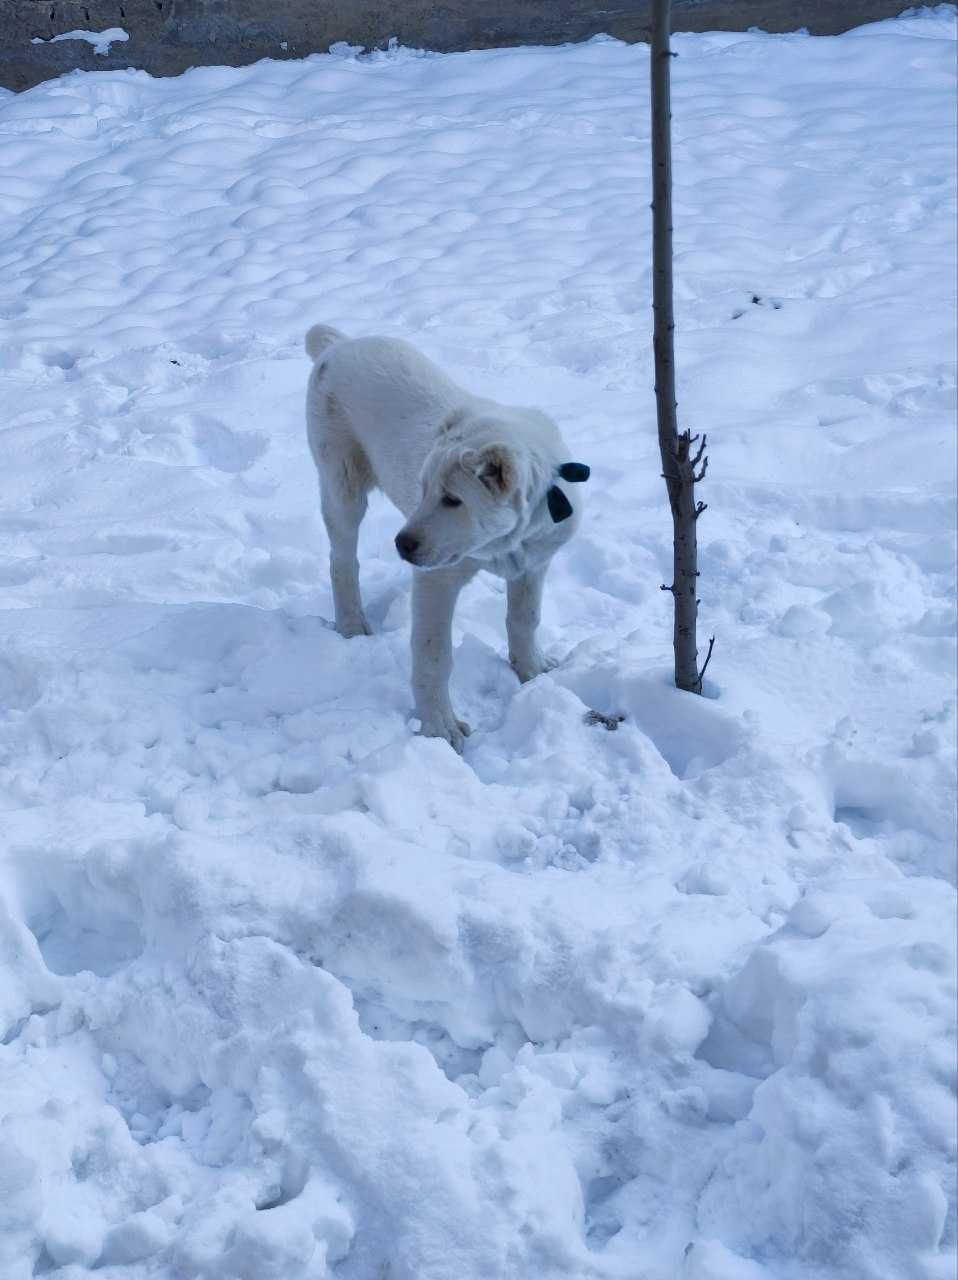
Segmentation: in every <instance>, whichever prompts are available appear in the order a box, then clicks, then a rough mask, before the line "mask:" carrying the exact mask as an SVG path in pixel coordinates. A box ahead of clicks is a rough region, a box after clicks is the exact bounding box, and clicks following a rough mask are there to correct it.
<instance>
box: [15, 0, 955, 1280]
mask: <svg viewBox="0 0 958 1280" xmlns="http://www.w3.org/2000/svg"><path fill="white" fill-rule="evenodd" d="M955 25H956V23H955V10H954V9H953V8H952V7H941V8H938V9H933V10H922V11H917V12H915V13H912V14H909V15H905V16H904V17H902V18H901V19H899V20H897V21H893V22H886V23H882V24H878V25H876V26H874V27H870V28H864V29H861V30H857V31H853V32H850V33H848V34H847V35H844V36H841V37H838V38H833V39H817V38H809V37H807V36H804V35H793V36H768V35H761V34H757V33H749V34H744V35H743V34H708V35H697V36H680V37H678V38H677V39H676V41H675V46H676V50H677V52H678V53H679V55H680V56H679V57H678V59H677V60H676V62H675V64H674V68H673V75H674V83H673V93H674V103H673V111H674V132H675V177H676V190H675V223H676V290H677V299H676V301H677V312H678V332H677V336H678V367H679V400H680V404H679V408H680V414H681V417H682V421H683V423H685V424H688V425H690V426H692V427H693V428H694V429H696V430H700V429H705V430H707V431H708V433H709V439H710V453H711V466H710V470H709V477H708V482H707V486H706V491H705V493H704V494H703V496H704V498H705V499H706V500H707V501H708V502H709V504H710V505H709V509H708V511H707V513H706V514H705V516H704V517H703V520H702V522H701V524H700V526H699V529H700V538H701V564H700V568H701V570H702V580H701V595H702V609H701V620H702V623H701V625H702V629H703V630H702V634H703V635H704V636H705V637H706V638H707V636H708V635H710V634H711V633H712V632H713V631H714V633H715V635H716V637H717V641H716V648H715V655H714V657H713V661H712V665H711V667H710V669H709V675H708V678H707V690H706V692H707V694H708V696H707V697H705V698H701V699H697V698H694V697H691V696H688V695H684V694H680V693H678V692H677V691H676V690H675V689H674V688H672V687H671V685H670V682H669V678H668V669H669V659H670V629H671V615H670V610H669V607H668V605H669V601H668V599H667V597H666V596H665V595H664V594H663V593H662V592H660V590H659V585H660V583H662V582H665V581H666V580H667V578H668V573H669V558H670V523H669V520H668V513H667V508H666V505H665V495H664V489H663V485H662V481H661V479H660V476H659V464H658V459H657V446H656V437H655V427H654V406H653V400H652V394H651V382H652V375H651V357H650V342H649V331H650V311H649V292H650V276H649V259H650V243H649V239H650V219H649V216H648V213H647V206H648V201H649V156H648V148H649V142H648V108H647V92H648V75H647V50H646V49H645V48H644V47H629V46H626V45H623V44H620V43H617V42H615V41H612V40H608V39H597V40H594V41H592V42H590V43H588V44H584V45H578V46H568V47H563V48H557V49H536V48H523V49H505V50H492V51H485V52H476V53H467V54H457V55H449V56H433V55H423V54H419V53H416V52H413V51H408V50H402V49H391V50H388V51H386V52H381V53H376V54H373V55H370V56H359V55H358V53H357V51H356V50H353V49H349V48H348V47H339V48H337V49H336V50H334V51H333V53H331V54H330V55H328V56H317V57H312V58H309V59H307V60H305V61H300V62H296V61H284V62H262V63H259V64H257V65H256V66H252V67H246V68H240V69H232V68H203V69H196V70H193V71H191V72H189V73H187V74H186V75H184V76H182V77H179V78H177V79H169V80H154V79H151V78H150V77H148V76H147V75H145V74H143V73H140V72H133V71H124V72H100V73H96V74H82V73H77V74H73V75H69V76H66V77H63V78H61V79H59V80H56V81H52V82H49V83H46V84H43V85H40V86H38V87H37V88H35V89H33V90H31V91H30V92H28V93H24V94H21V95H19V96H14V95H12V94H4V95H2V96H0V132H2V135H3V146H2V148H0V164H2V165H3V166H4V172H3V179H2V181H0V218H2V236H0V245H2V249H0V315H2V317H3V330H2V333H0V379H2V399H3V404H4V406H5V411H4V421H3V429H2V430H3V444H4V463H5V465H4V467H3V468H2V470H0V527H2V531H3V537H2V542H0V584H2V601H3V609H2V612H0V706H2V714H0V813H2V820H0V831H2V837H3V838H2V860H0V1041H2V1043H0V1275H2V1276H3V1277H4V1280H26V1278H27V1277H31V1276H33V1275H40V1274H54V1275H56V1276H58V1277H63V1280H80V1278H81V1277H85V1276H87V1275H92V1274H94V1273H95V1274H96V1275H97V1276H101V1277H103V1280H121V1278H122V1280H147V1278H149V1280H185V1278H187V1277H195V1278H196V1280H268V1278H269V1277H275V1278H276V1280H320V1278H321V1277H324V1276H328V1277H330V1278H332V1277H336V1280H386V1278H387V1277H388V1280H460V1278H462V1280H528V1278H529V1277H533V1276H534V1277H537V1280H538V1278H541V1280H616V1278H618V1280H637V1277H639V1276H641V1277H642V1278H643V1280H677V1278H678V1280H904V1277H909V1278H914V1280H943V1278H944V1277H946V1276H948V1277H950V1276H952V1275H953V1274H954V1266H955V1241H956V1211H955V1196H954V1185H955V1164H954V1160H955V1110H954V1090H955V1075H956V1069H955V1039H954V1037H955V1026H954V1015H955V954H954V951H955V947H954V941H955V920H954V884H955V863H954V852H955V848H954V842H955V786H954V777H955V761H956V751H955V746H956V743H955V733H956V729H955V725H956V721H955V642H954V641H955V634H954V629H955V599H954V586H955V582H954V572H955V560H954V554H955V548H954V531H955V474H954V462H955V450H954V436H953V432H954V422H955V417H954V414H955V370H954V356H955V332H954V280H955V271H954V267H955V243H954V242H955V218H954V213H955V208H954V205H955V200H954V195H955V183H954V161H955V134H954V113H953V105H954V96H953V95H954V79H955V60H954V52H955V44H954V38H955ZM107 34H111V35H112V34H113V33H107ZM316 321H324V322H327V323H332V324H335V325H337V326H338V327H340V328H342V329H344V330H345V331H347V332H349V333H355V334H361V333H370V332H381V333H389V334H395V335H399V336H403V337H406V338H410V339H412V340H413V341H415V342H416V343H417V344H418V345H420V346H421V347H422V348H423V349H424V350H425V351H426V352H427V353H428V354H429V355H431V356H432V357H433V358H435V359H437V360H438V361H439V362H440V363H442V364H443V365H444V366H445V367H446V368H448V369H449V371H450V372H451V373H452V374H453V375H454V376H455V377H457V378H458V379H460V380H461V381H462V382H464V383H465V384H466V385H468V386H470V387H472V388H474V389H476V390H477V391H481V392H484V393H487V394H490V395H492V396H495V397H497V398H502V399H506V400H513V401H517V402H520V403H523V402H524V403H529V404H535V405H538V406H540V407H542V408H544V409H546V410H547V411H549V412H551V413H552V414H553V415H554V416H555V417H556V418H557V420H558V421H559V422H560V424H561V427H562V430H563V433H564V434H565V436H566V438H567V439H568V440H569V442H570V445H572V446H574V450H575V457H576V458H581V459H582V460H583V461H585V462H588V463H589V464H591V465H592V467H593V478H592V480H591V481H590V483H589V486H588V488H589V490H590V493H589V495H588V496H589V505H588V509H587V513H586V519H585V522H584V525H583V529H582V532H581V534H580V535H578V537H577V539H576V540H575V541H574V542H573V544H571V546H570V547H569V548H568V549H567V550H566V551H564V552H563V554H562V556H560V557H559V558H558V559H557V561H556V562H555V564H554V567H553V570H552V571H551V576H550V583H549V586H548V589H547V595H546V602H545V615H544V624H543V626H544V638H545V641H546V647H547V648H548V649H549V650H551V651H552V652H553V653H555V654H556V656H559V657H561V658H563V662H562V664H561V665H560V667H559V668H558V669H557V670H556V671H555V672H554V673H553V674H551V675H549V676H547V677H543V678H540V679H538V680H536V681H534V682H533V683H531V684H529V685H526V686H524V687H521V688H520V687H519V686H518V684H517V682H516V680H515V677H514V676H513V675H512V673H511V672H510V670H509V668H508V667H507V665H506V663H505V661H504V656H503V655H504V647H505V639H504V630H503V616H502V615H503V613H504V599H503V589H502V584H501V583H499V582H498V581H496V580H493V579H487V578H481V579H478V580H477V581H476V582H475V584H474V585H473V586H471V587H470V588H469V589H468V590H467V592H466V593H465V595H464V597H463V600H462V602H461V605H460V609H459V612H458V615H457V623H456V638H457V654H456V669H455V674H454V695H455V698H456V699H457V707H458V708H459V709H460V714H462V715H464V716H465V718H466V719H468V720H469V721H470V722H471V723H472V724H473V725H474V726H475V727H476V732H475V733H474V735H473V737H472V738H471V739H470V740H469V743H468V745H467V747H466V753H465V757H464V758H463V759H460V758H458V757H457V756H455V755H453V753H452V752H451V751H450V750H449V749H448V747H446V746H445V744H442V743H439V742H436V741H426V740H423V739H421V738H418V737H416V736H414V735H413V734H412V732H411V729H410V723H409V722H410V718H411V715H412V708H411V696H410V692H409V686H408V666H409V659H408V622H409V591H408V576H407V572H406V570H405V569H404V566H403V565H402V564H401V563H400V562H399V560H398V558H397V557H396V556H395V554H394V553H393V552H392V537H393V535H394V533H395V530H396V527H397V524H396V521H397V517H396V514H395V513H394V512H393V511H392V510H391V509H390V508H389V506H388V504H387V503H386V502H385V501H384V500H377V501H375V502H374V503H373V504H372V505H371V510H370V515H369V517H368V519H367V521H366V524H365V526H364V528H363V534H362V547H361V560H362V568H363V582H364V590H365V592H366V598H367V602H368V612H369V615H370V618H371V621H372V622H373V624H374V628H375V631H376V634H375V635H373V636H372V637H369V638H361V639H355V640H350V641H348V642H346V641H344V640H342V639H340V637H338V636H337V635H336V634H335V632H333V631H332V629H331V627H330V624H329V619H330V618H331V616H332V602H331V598H330V590H329V583H328V577H327V571H326V565H325V556H326V544H325V535H324V533H323V530H322V527H321V523H320V520H319V517H318V510H317V501H316V486H315V478H314V474H313V472H312V464H311V463H310V461H309V459H308V455H307V451H306V445H305V439H304V429H303V397H304V390H305V381H306V376H307V372H308V361H307V358H306V356H305V354H304V353H303V351H302V336H303V334H304V332H305V330H306V328H307V327H308V326H309V325H310V324H311V323H314V322H316ZM590 709H593V710H595V711H598V712H600V713H601V714H602V715H603V716H605V717H608V718H609V721H608V722H609V723H614V724H617V728H616V729H615V731H608V730H607V729H606V728H605V727H604V726H603V723H602V722H601V720H600V721H599V722H598V723H596V722H595V721H596V717H592V723H587V715H588V712H589V710H590ZM618 715H623V716H624V717H625V718H624V720H622V721H621V723H619V722H618V721H616V720H614V717H615V716H618Z"/></svg>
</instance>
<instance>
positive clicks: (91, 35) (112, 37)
mask: <svg viewBox="0 0 958 1280" xmlns="http://www.w3.org/2000/svg"><path fill="white" fill-rule="evenodd" d="M129 38H130V33H129V32H128V31H124V30H123V28H122V27H107V28H106V30H105V31H80V30H77V31H62V32H61V33H60V34H59V35H58V36H50V37H49V39H44V38H43V37H42V36H34V37H33V39H32V40H31V41H30V43H31V44H56V43H57V42H58V41H59V40H85V41H86V43H87V44H91V45H92V46H93V52H94V53H99V54H107V53H109V52H110V46H111V45H113V44H120V43H122V42H123V41H126V40H129Z"/></svg>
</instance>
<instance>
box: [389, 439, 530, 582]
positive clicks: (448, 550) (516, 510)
mask: <svg viewBox="0 0 958 1280" xmlns="http://www.w3.org/2000/svg"><path fill="white" fill-rule="evenodd" d="M465 425H466V423H465V419H464V416H463V415H454V416H453V418H452V419H450V421H449V422H447V423H446V424H445V426H444V429H443V430H442V431H441V432H440V435H439V438H438V439H437V441H436V444H435V445H434V446H433V449H432V450H431V452H430V453H429V456H428V457H427V458H426V461H425V463H424V465H423V469H422V476H421V481H422V498H421V500H420V503H419V506H418V507H417V508H416V510H415V511H414V512H413V513H412V515H411V516H410V517H409V519H408V520H407V521H406V523H405V525H403V527H402V529H401V530H400V531H399V534H398V535H397V537H396V550H397V551H398V552H399V554H400V555H401V556H402V558H403V559H404V560H408V561H409V563H410V564H412V565H415V566H416V568H418V569H441V568H446V567H448V566H450V565H454V564H458V563H459V561H460V560H466V559H469V558H475V559H480V560H481V559H486V558H490V557H491V556H492V555H494V554H495V553H496V551H497V549H498V548H501V547H502V546H503V545H504V543H508V542H509V541H510V540H511V537H512V536H513V535H515V536H521V532H522V529H523V528H524V526H525V524H526V522H527V518H528V517H527V512H528V493H529V489H530V485H531V483H532V481H533V476H532V471H533V467H534V463H533V460H532V459H531V457H530V456H529V454H528V450H527V449H526V448H525V447H524V446H523V445H522V443H521V442H519V441H517V440H515V439H514V438H513V439H509V436H510V432H509V430H508V425H507V424H503V423H499V422H497V421H496V420H495V419H494V418H491V417H490V418H486V417H482V418H472V419H471V420H470V421H469V422H468V432H464V431H463V430H462V428H463V427H464V426H465Z"/></svg>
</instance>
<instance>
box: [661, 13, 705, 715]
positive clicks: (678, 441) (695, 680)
mask: <svg viewBox="0 0 958 1280" xmlns="http://www.w3.org/2000/svg"><path fill="white" fill-rule="evenodd" d="M671 7H672V6H671V0H652V45H651V85H652V310H653V315H654V319H655V324H654V334H653V350H654V353H655V407H656V416H657V419H658V428H659V452H660V454H661V458H662V474H663V476H664V478H665V484H666V488H667V490H668V495H669V506H670V507H671V509H672V585H671V586H670V587H664V588H663V589H664V590H666V591H671V593H672V600H673V606H674V610H675V619H674V626H673V632H672V647H673V650H674V653H675V683H676V685H677V686H678V687H679V688H680V689H688V690H689V691H690V692H693V693H701V692H702V677H703V675H704V674H705V668H704V667H703V669H702V671H701V672H700V671H699V668H698V647H697V641H696V623H697V620H698V576H699V575H698V549H697V545H696V536H695V525H696V521H697V520H698V517H699V516H700V515H701V514H702V512H703V511H704V510H705V504H704V503H696V501H695V482H696V480H701V479H703V478H704V476H705V469H706V467H707V465H708V459H707V458H706V457H705V437H704V436H703V437H702V442H701V445H700V446H699V448H698V450H697V451H695V452H694V453H693V446H694V444H695V442H696V441H697V440H698V437H697V436H695V437H693V436H692V435H691V434H690V433H689V432H688V431H683V432H682V433H681V434H680V432H679V429H678V418H677V414H676V403H675V349H674V332H675V319H674V314H673V307H672V125H671V121H672V110H671V90H670V71H671V65H670V64H671V61H672V52H671V50H670V48H669V32H670V26H671ZM696 467H700V471H699V473H698V474H697V475H696ZM709 653H710V654H711V646H710V648H709ZM707 662H708V659H706V663H707Z"/></svg>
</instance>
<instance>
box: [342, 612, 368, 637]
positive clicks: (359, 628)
mask: <svg viewBox="0 0 958 1280" xmlns="http://www.w3.org/2000/svg"><path fill="white" fill-rule="evenodd" d="M336 630H337V631H338V632H339V634H340V635H341V636H342V637H343V639H344V640H352V638H353V636H371V635H372V633H373V632H372V628H371V627H370V625H369V623H368V622H367V621H366V619H365V618H364V617H363V615H362V614H360V615H359V617H358V618H344V619H343V621H342V622H337V623H336Z"/></svg>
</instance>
